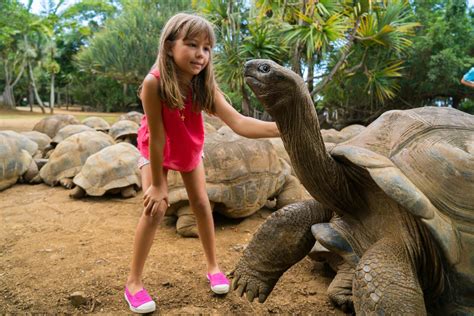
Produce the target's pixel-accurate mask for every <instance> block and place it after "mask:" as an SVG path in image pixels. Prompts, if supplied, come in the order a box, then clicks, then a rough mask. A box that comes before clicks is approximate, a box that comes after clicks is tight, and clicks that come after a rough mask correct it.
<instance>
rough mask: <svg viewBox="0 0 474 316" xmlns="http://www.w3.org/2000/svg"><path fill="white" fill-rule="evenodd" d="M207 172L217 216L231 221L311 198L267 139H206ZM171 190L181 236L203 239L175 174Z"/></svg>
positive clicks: (170, 180) (220, 136) (170, 176)
mask: <svg viewBox="0 0 474 316" xmlns="http://www.w3.org/2000/svg"><path fill="white" fill-rule="evenodd" d="M204 167H205V170H206V188H207V194H208V196H209V200H210V201H211V202H212V203H213V204H214V211H216V212H219V213H221V214H223V215H225V216H227V217H230V218H243V217H247V216H250V215H252V214H253V213H255V212H256V211H257V210H259V209H260V208H262V207H263V206H264V205H265V203H266V202H267V201H268V200H269V199H271V198H274V197H276V199H277V205H278V206H279V207H282V206H284V205H287V204H290V203H293V202H295V201H300V200H304V199H308V198H310V196H309V195H308V193H307V192H306V190H305V189H304V188H303V187H302V186H301V184H300V183H299V181H298V180H297V179H296V178H295V177H293V176H292V175H291V174H290V166H289V165H288V164H287V163H286V162H285V161H284V160H283V159H280V158H279V157H278V155H277V153H276V152H275V150H274V149H273V146H272V145H271V144H270V143H269V142H268V141H266V140H255V139H247V138H243V137H240V136H238V135H237V136H236V137H230V138H229V135H227V134H219V133H218V132H215V133H210V134H208V135H207V136H206V140H205V146H204ZM168 188H169V202H170V204H171V207H170V208H169V209H168V212H167V214H168V215H170V214H175V215H177V216H178V221H177V223H176V227H177V231H178V233H179V234H180V235H182V236H185V237H197V229H196V222H195V218H194V215H193V214H192V212H191V210H190V208H189V202H188V197H187V194H186V190H185V188H184V185H183V182H182V179H181V176H180V175H179V174H178V173H177V172H175V171H170V172H169V173H168Z"/></svg>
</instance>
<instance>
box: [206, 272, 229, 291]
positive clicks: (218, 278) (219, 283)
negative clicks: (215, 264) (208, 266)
mask: <svg viewBox="0 0 474 316" xmlns="http://www.w3.org/2000/svg"><path fill="white" fill-rule="evenodd" d="M207 279H208V280H209V282H210V283H211V290H212V292H214V293H216V294H226V293H228V292H229V280H228V279H227V278H226V276H225V275H224V273H222V272H219V273H216V274H209V273H208V274H207Z"/></svg>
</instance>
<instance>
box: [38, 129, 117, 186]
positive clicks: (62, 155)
mask: <svg viewBox="0 0 474 316" xmlns="http://www.w3.org/2000/svg"><path fill="white" fill-rule="evenodd" d="M113 144H114V140H113V139H112V138H111V137H110V136H109V135H107V134H104V133H102V132H97V131H94V130H92V131H85V132H81V133H78V134H74V135H72V136H69V137H68V138H66V139H65V140H63V141H62V142H60V143H59V144H58V146H56V149H54V151H53V153H52V154H51V156H50V158H49V160H48V162H47V163H46V164H45V165H44V166H43V168H41V170H40V176H41V179H43V181H44V182H45V183H46V184H49V185H51V186H54V185H57V184H58V183H59V184H61V185H62V186H63V187H65V188H67V189H71V188H72V187H73V182H72V178H73V177H74V176H75V175H76V174H78V173H79V171H80V170H81V168H82V166H83V165H84V163H85V162H86V159H87V158H88V157H89V156H90V155H92V154H94V153H96V152H98V151H100V150H101V149H103V148H105V147H107V146H110V145H113Z"/></svg>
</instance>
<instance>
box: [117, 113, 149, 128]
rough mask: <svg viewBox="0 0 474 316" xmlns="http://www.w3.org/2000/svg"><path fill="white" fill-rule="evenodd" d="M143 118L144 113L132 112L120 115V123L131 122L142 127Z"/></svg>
mask: <svg viewBox="0 0 474 316" xmlns="http://www.w3.org/2000/svg"><path fill="white" fill-rule="evenodd" d="M142 117H143V114H142V113H140V112H137V111H131V112H128V113H125V114H122V115H120V117H119V119H118V121H125V120H129V121H132V122H135V123H137V124H138V125H140V122H141V120H142Z"/></svg>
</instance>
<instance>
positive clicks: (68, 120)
mask: <svg viewBox="0 0 474 316" xmlns="http://www.w3.org/2000/svg"><path fill="white" fill-rule="evenodd" d="M69 124H80V123H79V121H78V120H77V119H76V118H75V117H74V116H72V115H69V114H56V115H51V116H48V117H45V118H44V119H42V120H41V121H39V122H38V123H36V125H35V126H34V127H33V130H34V131H37V132H41V133H45V134H46V135H48V136H49V137H50V138H53V137H54V136H56V133H57V132H58V131H59V130H60V129H61V128H63V127H64V126H66V125H69Z"/></svg>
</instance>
